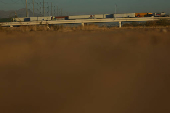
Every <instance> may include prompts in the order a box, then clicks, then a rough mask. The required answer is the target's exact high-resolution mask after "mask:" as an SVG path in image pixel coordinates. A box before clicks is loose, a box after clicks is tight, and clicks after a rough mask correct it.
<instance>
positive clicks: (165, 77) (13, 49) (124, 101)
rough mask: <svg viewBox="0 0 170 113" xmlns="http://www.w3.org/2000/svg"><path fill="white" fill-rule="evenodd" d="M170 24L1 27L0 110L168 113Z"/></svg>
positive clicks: (9, 112) (12, 112)
mask: <svg viewBox="0 0 170 113" xmlns="http://www.w3.org/2000/svg"><path fill="white" fill-rule="evenodd" d="M169 69H170V30H169V29H132V28H129V29H128V28H126V29H114V30H113V29H111V30H106V31H103V30H101V31H76V32H54V31H48V32H47V31H39V32H12V31H8V32H0V113H169V112H170V107H169V105H170V104H169V102H170V96H169V95H170V88H169V86H170V82H169V81H170V71H169Z"/></svg>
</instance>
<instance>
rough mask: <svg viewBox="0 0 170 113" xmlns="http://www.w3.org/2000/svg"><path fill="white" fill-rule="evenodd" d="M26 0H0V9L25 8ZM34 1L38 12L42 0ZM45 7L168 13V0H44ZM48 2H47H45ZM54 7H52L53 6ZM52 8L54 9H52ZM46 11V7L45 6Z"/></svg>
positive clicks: (68, 10) (82, 11) (87, 11)
mask: <svg viewBox="0 0 170 113" xmlns="http://www.w3.org/2000/svg"><path fill="white" fill-rule="evenodd" d="M25 1H26V0H0V10H18V9H21V8H25ZM27 1H28V8H29V9H31V10H32V4H31V3H32V0H27ZM34 1H35V11H36V12H37V13H39V12H40V7H42V1H43V0H34ZM44 1H45V2H46V3H45V7H48V5H49V6H51V2H52V3H53V6H58V7H59V8H62V10H63V13H69V14H103V13H108V14H112V13H114V12H115V4H117V13H141V12H152V13H154V12H166V13H168V14H170V0H44ZM40 2H41V4H40ZM47 2H48V3H47ZM53 8H54V7H53ZM41 10H42V8H41ZM53 10H54V9H53ZM46 11H47V8H46Z"/></svg>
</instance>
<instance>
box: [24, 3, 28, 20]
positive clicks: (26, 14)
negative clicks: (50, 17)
mask: <svg viewBox="0 0 170 113" xmlns="http://www.w3.org/2000/svg"><path fill="white" fill-rule="evenodd" d="M25 3H26V17H28V9H27V0H26V2H25Z"/></svg>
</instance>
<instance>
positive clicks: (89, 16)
mask: <svg viewBox="0 0 170 113" xmlns="http://www.w3.org/2000/svg"><path fill="white" fill-rule="evenodd" d="M165 16H168V15H166V14H165V13H124V14H97V15H75V16H56V17H55V16H48V17H25V18H13V20H12V21H14V22H24V21H25V22H26V21H51V20H76V19H105V18H135V17H136V18H137V17H165Z"/></svg>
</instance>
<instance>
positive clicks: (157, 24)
mask: <svg viewBox="0 0 170 113" xmlns="http://www.w3.org/2000/svg"><path fill="white" fill-rule="evenodd" d="M160 26H161V27H167V26H168V27H169V26H170V20H167V19H160V20H157V21H147V22H141V23H139V22H132V23H126V24H124V25H123V27H160Z"/></svg>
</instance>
